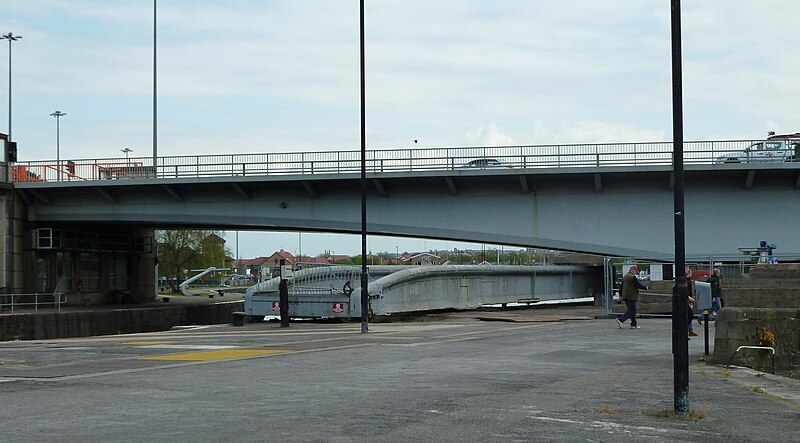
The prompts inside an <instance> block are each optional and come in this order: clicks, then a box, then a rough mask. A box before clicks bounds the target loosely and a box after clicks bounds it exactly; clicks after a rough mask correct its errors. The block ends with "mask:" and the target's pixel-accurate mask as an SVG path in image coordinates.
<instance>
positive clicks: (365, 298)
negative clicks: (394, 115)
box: [360, 0, 369, 334]
mask: <svg viewBox="0 0 800 443" xmlns="http://www.w3.org/2000/svg"><path fill="white" fill-rule="evenodd" d="M360 4H361V8H360V18H361V20H360V22H361V23H360V24H361V27H360V43H361V45H360V46H361V333H362V334H363V333H366V332H368V331H369V290H368V284H369V283H368V280H367V117H366V110H367V105H366V97H365V92H364V91H365V89H366V88H365V82H364V0H361V2H360Z"/></svg>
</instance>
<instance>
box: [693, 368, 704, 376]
mask: <svg viewBox="0 0 800 443" xmlns="http://www.w3.org/2000/svg"><path fill="white" fill-rule="evenodd" d="M695 374H697V375H706V371H703V370H702V369H701V370H699V371H695Z"/></svg>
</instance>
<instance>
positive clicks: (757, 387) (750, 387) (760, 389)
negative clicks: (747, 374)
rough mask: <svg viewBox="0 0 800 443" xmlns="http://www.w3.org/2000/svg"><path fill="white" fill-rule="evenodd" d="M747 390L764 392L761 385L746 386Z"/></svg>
mask: <svg viewBox="0 0 800 443" xmlns="http://www.w3.org/2000/svg"><path fill="white" fill-rule="evenodd" d="M747 390H748V391H750V392H756V393H758V394H763V393H764V392H766V390H765V389H764V388H762V387H761V386H748V387H747Z"/></svg>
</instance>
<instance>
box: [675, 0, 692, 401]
mask: <svg viewBox="0 0 800 443" xmlns="http://www.w3.org/2000/svg"><path fill="white" fill-rule="evenodd" d="M671 4H672V130H673V135H672V136H673V148H672V152H673V154H672V162H673V173H674V174H675V270H674V271H675V272H674V274H675V285H674V286H673V287H672V355H673V369H674V382H675V393H674V394H675V396H674V401H675V413H676V414H681V415H686V414H688V413H689V323H688V319H689V316H688V313H687V310H688V308H689V307H688V303H689V301H688V299H687V295H688V294H687V289H688V288H687V286H686V275H685V272H684V268H685V266H686V249H685V242H686V238H685V235H684V221H685V214H684V201H683V192H684V190H683V184H684V180H683V84H682V83H683V80H682V75H681V71H682V69H681V2H680V0H672V2H671Z"/></svg>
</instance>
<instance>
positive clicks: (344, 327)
mask: <svg viewBox="0 0 800 443" xmlns="http://www.w3.org/2000/svg"><path fill="white" fill-rule="evenodd" d="M599 314H601V312H599V310H598V308H594V307H574V308H569V309H557V308H556V309H554V308H549V309H522V310H514V311H510V312H458V313H449V314H435V315H427V316H423V317H420V318H417V319H415V320H416V321H410V322H395V323H371V324H370V332H369V333H367V334H361V333H360V325H359V324H358V323H313V322H294V323H292V325H291V327H289V328H280V326H279V324H278V323H271V322H270V323H260V324H247V325H245V326H243V327H233V326H230V325H214V326H202V327H188V328H176V329H173V330H172V331H166V332H159V333H147V334H130V335H121V336H105V337H88V338H78V339H61V340H38V341H29V342H21V341H16V342H0V404H2V405H3V407H2V408H0V423H2V424H0V440H2V441H15V442H28V441H30V442H34V441H35V442H42V441H59V442H85V441H112V442H113V441H136V442H163V441H164V440H165V439H174V440H179V441H198V442H206V441H207V442H212V441H213V442H218V441H305V442H308V441H310V442H317V441H319V442H323V441H324V442H361V441H369V442H384V441H385V442H396V441H403V442H407V441H443V442H450V441H452V442H456V441H457V442H509V441H521V442H525V441H642V440H646V441H663V442H667V441H670V442H671V441H681V442H686V441H689V442H691V441H704V442H708V441H710V442H716V441H719V442H723V441H725V442H730V441H750V442H759V441H763V442H793V441H797V440H798V431H799V430H800V381H797V380H791V379H787V378H783V377H777V376H772V375H769V374H762V373H759V372H756V371H752V370H749V369H741V368H731V369H725V368H723V367H720V366H713V365H707V364H706V363H705V361H704V356H703V340H702V338H703V337H702V335H701V336H700V337H697V338H694V339H693V340H691V341H690V342H689V350H690V387H689V405H690V408H691V410H692V414H691V415H690V417H673V416H671V411H672V409H673V369H672V364H673V363H672V354H671V349H670V347H671V337H670V334H671V320H669V319H657V318H645V319H641V320H640V322H639V323H640V325H641V326H642V329H638V330H631V329H628V328H625V329H619V328H618V327H617V324H616V322H614V320H613V319H595V316H596V315H599ZM476 317H484V318H486V317H491V319H495V320H498V319H503V320H505V321H486V319H484V320H479V319H477V318H476ZM509 320H512V321H509ZM697 331H698V332H699V333H701V334H702V329H697ZM709 332H710V333H711V334H713V328H711V329H710V331H709ZM711 342H712V345H713V340H712V341H711Z"/></svg>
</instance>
